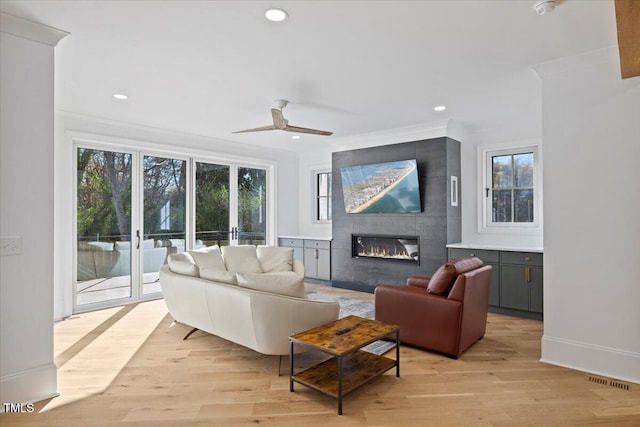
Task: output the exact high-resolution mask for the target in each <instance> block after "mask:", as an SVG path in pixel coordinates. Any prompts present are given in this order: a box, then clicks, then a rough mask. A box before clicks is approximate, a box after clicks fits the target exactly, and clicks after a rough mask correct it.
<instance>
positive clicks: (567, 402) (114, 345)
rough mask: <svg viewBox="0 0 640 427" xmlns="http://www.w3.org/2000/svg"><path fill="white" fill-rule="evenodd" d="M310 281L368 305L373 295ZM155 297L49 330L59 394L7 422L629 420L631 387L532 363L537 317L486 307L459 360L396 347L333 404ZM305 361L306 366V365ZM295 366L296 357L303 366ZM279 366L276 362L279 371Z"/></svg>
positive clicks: (635, 412)
mask: <svg viewBox="0 0 640 427" xmlns="http://www.w3.org/2000/svg"><path fill="white" fill-rule="evenodd" d="M309 287H310V288H315V287H319V288H321V289H322V290H323V291H326V292H335V293H338V294H342V295H345V296H350V297H356V298H362V299H366V300H372V299H373V295H369V294H363V293H359V292H353V291H346V290H340V289H334V288H327V287H323V286H318V285H309ZM172 320H173V319H171V316H170V315H168V314H167V311H166V308H165V306H164V302H163V301H162V300H158V301H150V302H145V303H140V304H134V305H129V306H125V307H118V308H112V309H107V310H102V311H97V312H92V313H84V314H81V315H78V316H74V317H72V318H70V319H68V320H65V321H63V322H59V323H57V324H56V325H55V355H56V364H57V366H58V369H59V370H58V383H59V391H60V397H57V398H55V399H50V400H48V401H45V402H40V403H38V404H36V405H35V409H36V410H35V412H34V413H22V414H2V415H0V424H1V425H2V427H8V426H22V427H27V426H65V427H67V426H100V427H102V426H110V425H131V426H136V427H137V426H236V425H238V426H239V425H272V426H325V427H326V426H328V425H331V426H334V425H335V426H343V425H344V426H354V425H368V426H413V425H417V426H423V425H431V426H457V425H461V426H505V427H506V426H574V425H575V426H583V425H589V426H591V425H608V426H639V425H640V386H638V385H636V384H624V383H623V385H625V386H628V387H629V388H630V390H622V389H618V388H614V387H611V386H609V385H604V384H601V383H598V382H593V381H590V377H592V376H590V375H588V374H585V373H582V372H578V371H573V370H569V369H564V368H560V367H557V366H552V365H547V364H544V363H541V362H539V358H540V339H541V337H542V322H539V321H535V320H527V319H519V318H514V317H509V316H502V315H496V314H490V315H489V320H488V326H487V334H486V336H485V338H484V339H483V340H481V341H479V342H477V343H476V344H474V345H473V346H472V347H471V348H470V349H469V350H467V351H466V352H465V353H464V354H463V355H462V356H461V358H460V359H458V360H453V359H449V358H447V357H444V356H441V355H438V354H433V353H429V352H427V351H423V350H419V349H416V348H412V347H407V346H402V347H401V372H400V374H401V377H400V378H396V377H395V372H393V370H392V371H389V372H387V373H386V374H385V375H383V376H381V377H379V378H377V379H375V380H374V381H372V382H370V383H368V384H365V385H364V386H363V387H362V388H360V389H359V390H357V391H355V392H353V393H352V394H350V395H348V396H347V397H345V399H344V406H343V408H344V415H342V416H338V415H337V414H336V401H335V400H334V399H331V398H329V397H327V396H324V395H322V394H320V393H318V392H315V391H313V390H310V389H307V388H306V387H302V386H299V385H298V386H296V391H295V392H294V393H291V392H289V381H288V376H287V375H282V376H278V357H277V356H265V355H261V354H258V353H256V352H254V351H252V350H248V349H246V348H244V347H241V346H239V345H236V344H233V343H230V342H228V341H225V340H223V339H221V338H218V337H215V336H211V335H207V334H205V333H202V332H196V333H195V334H194V335H192V336H191V338H189V339H188V340H187V341H182V337H183V336H184V335H185V334H186V332H188V330H189V329H190V328H189V327H187V326H185V325H181V324H177V325H174V326H170V325H171V322H172ZM312 361H313V360H312V358H310V359H309V360H308V361H307V362H308V363H312ZM302 363H304V360H303V362H302ZM286 366H288V365H287V363H283V368H284V369H286Z"/></svg>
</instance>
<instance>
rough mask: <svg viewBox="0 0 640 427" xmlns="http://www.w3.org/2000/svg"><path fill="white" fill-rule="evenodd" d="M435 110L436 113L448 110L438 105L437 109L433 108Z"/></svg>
mask: <svg viewBox="0 0 640 427" xmlns="http://www.w3.org/2000/svg"><path fill="white" fill-rule="evenodd" d="M433 109H434V110H436V111H444V110H446V109H447V107H445V106H444V105H438V106H437V107H433Z"/></svg>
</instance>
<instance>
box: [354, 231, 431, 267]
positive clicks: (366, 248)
mask: <svg viewBox="0 0 640 427" xmlns="http://www.w3.org/2000/svg"><path fill="white" fill-rule="evenodd" d="M351 256H352V257H353V258H370V259H380V260H385V261H398V262H408V263H412V264H420V239H419V238H418V236H385V235H373V234H360V235H356V234H352V235H351Z"/></svg>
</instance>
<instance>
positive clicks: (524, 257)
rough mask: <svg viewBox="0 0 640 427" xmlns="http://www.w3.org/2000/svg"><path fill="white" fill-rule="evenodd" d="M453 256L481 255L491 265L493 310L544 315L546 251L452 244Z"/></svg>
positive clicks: (451, 254)
mask: <svg viewBox="0 0 640 427" xmlns="http://www.w3.org/2000/svg"><path fill="white" fill-rule="evenodd" d="M448 252H449V259H456V258H464V257H468V256H477V257H478V258H480V259H481V260H482V261H484V263H485V265H491V266H492V267H493V271H492V274H491V290H490V293H489V306H490V307H489V308H490V311H493V312H497V313H505V314H511V315H516V316H523V317H532V318H537V319H541V318H542V312H543V310H542V267H543V266H542V254H541V253H537V252H515V251H500V250H486V249H464V248H449V250H448Z"/></svg>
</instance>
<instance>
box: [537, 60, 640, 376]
mask: <svg viewBox="0 0 640 427" xmlns="http://www.w3.org/2000/svg"><path fill="white" fill-rule="evenodd" d="M536 70H537V71H538V73H539V74H540V75H541V78H542V105H543V111H542V112H543V116H542V117H543V119H542V125H543V138H544V141H545V163H544V173H545V199H546V200H545V202H546V203H545V236H544V243H545V252H544V307H545V321H544V337H543V340H542V360H543V361H545V362H549V363H553V364H557V365H562V366H567V367H571V368H575V369H579V370H583V371H587V372H591V373H596V374H601V375H606V376H611V377H615V378H619V379H622V380H628V381H633V382H636V383H640V310H638V302H639V301H640V275H638V269H637V268H636V265H637V264H638V255H639V254H640V77H635V78H632V79H627V80H624V81H623V80H621V79H620V69H619V65H618V56H617V49H616V48H615V47H613V48H610V49H603V50H599V51H595V52H592V53H589V54H587V55H583V56H580V57H574V58H567V59H564V60H561V61H556V62H553V63H547V64H542V65H540V66H539V67H536Z"/></svg>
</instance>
